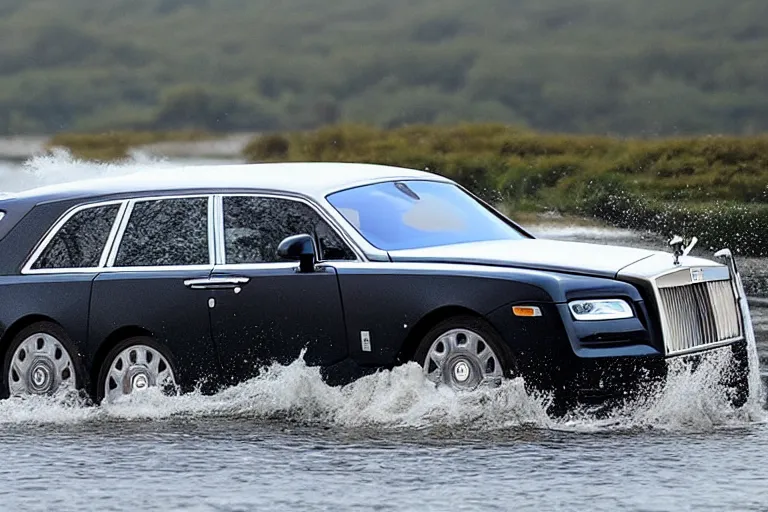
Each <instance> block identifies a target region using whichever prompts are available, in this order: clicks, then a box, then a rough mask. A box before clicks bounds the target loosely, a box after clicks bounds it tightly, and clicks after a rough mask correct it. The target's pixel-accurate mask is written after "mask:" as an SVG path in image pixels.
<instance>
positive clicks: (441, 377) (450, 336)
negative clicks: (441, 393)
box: [414, 316, 513, 389]
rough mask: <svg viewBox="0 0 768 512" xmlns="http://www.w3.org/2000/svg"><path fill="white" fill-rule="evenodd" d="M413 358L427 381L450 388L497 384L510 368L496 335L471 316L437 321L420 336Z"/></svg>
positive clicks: (488, 327) (503, 348) (509, 358)
mask: <svg viewBox="0 0 768 512" xmlns="http://www.w3.org/2000/svg"><path fill="white" fill-rule="evenodd" d="M414 358H415V360H416V361H417V362H418V363H419V364H421V365H422V367H423V368H424V375H425V376H426V377H427V378H428V379H429V380H431V381H433V382H435V383H438V384H447V385H448V386H450V387H452V388H454V389H475V388H476V387H478V386H480V385H485V384H492V385H497V384H500V383H501V380H502V378H504V377H508V376H510V375H511V373H512V370H513V365H512V358H511V356H509V351H508V350H506V348H505V346H504V344H503V341H502V340H501V339H500V337H499V335H498V334H496V332H495V331H494V330H493V328H492V327H490V326H489V325H488V324H487V323H486V322H484V321H483V320H481V319H479V318H476V317H472V316H458V317H454V318H450V319H448V320H444V321H442V322H440V323H439V324H438V325H436V326H435V327H434V328H433V329H431V330H430V331H429V332H428V333H427V335H426V336H424V338H423V340H422V342H421V344H420V345H419V348H418V350H417V351H416V355H415V357H414Z"/></svg>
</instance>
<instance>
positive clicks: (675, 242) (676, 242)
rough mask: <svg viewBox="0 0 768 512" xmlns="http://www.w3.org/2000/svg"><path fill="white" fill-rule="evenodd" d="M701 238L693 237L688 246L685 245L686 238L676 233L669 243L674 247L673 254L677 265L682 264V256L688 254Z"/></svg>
mask: <svg viewBox="0 0 768 512" xmlns="http://www.w3.org/2000/svg"><path fill="white" fill-rule="evenodd" d="M698 241H699V239H698V238H696V237H693V238H691V243H690V244H688V246H687V247H683V244H684V243H685V240H683V237H681V236H680V235H675V236H673V237H672V240H670V241H669V245H670V246H671V247H672V250H673V254H674V256H675V265H679V264H680V256H688V254H689V253H690V252H691V250H692V249H693V248H694V247H695V246H696V242H698Z"/></svg>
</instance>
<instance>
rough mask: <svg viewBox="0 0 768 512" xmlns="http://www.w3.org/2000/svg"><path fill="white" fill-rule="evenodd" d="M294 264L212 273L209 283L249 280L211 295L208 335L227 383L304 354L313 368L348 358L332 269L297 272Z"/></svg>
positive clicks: (336, 283) (248, 376) (336, 284)
mask: <svg viewBox="0 0 768 512" xmlns="http://www.w3.org/2000/svg"><path fill="white" fill-rule="evenodd" d="M295 266H296V265H294V264H293V263H289V264H286V263H276V264H263V265H254V266H252V267H250V268H249V267H245V268H236V267H229V268H227V269H221V270H218V269H217V270H215V271H214V274H213V278H214V279H216V278H227V277H237V278H246V279H248V282H247V283H244V284H242V285H241V286H238V287H237V288H235V289H219V290H209V291H208V296H209V297H210V298H211V299H213V300H214V301H215V305H214V307H212V308H210V309H209V311H210V315H211V332H212V335H213V338H214V341H215V343H216V347H217V350H218V352H219V356H220V358H221V362H222V367H223V368H224V369H225V372H226V376H227V377H228V378H229V380H230V381H241V380H244V379H248V378H250V377H253V376H254V375H256V374H257V373H258V371H259V370H260V369H261V368H262V367H263V366H266V365H269V364H270V363H272V362H278V363H281V364H288V363H290V362H292V361H295V360H296V359H297V358H298V357H299V356H300V355H301V353H302V351H303V350H305V349H306V353H305V354H304V359H305V360H306V361H307V364H310V365H313V366H331V365H334V364H337V363H339V362H341V361H343V360H344V359H346V358H347V357H348V355H349V347H348V344H347V338H346V335H345V330H344V315H343V309H342V303H341V295H340V293H339V285H338V280H337V278H336V273H335V271H334V269H333V268H332V267H324V268H319V269H318V271H317V272H313V273H306V274H305V273H299V272H297V269H296V268H295Z"/></svg>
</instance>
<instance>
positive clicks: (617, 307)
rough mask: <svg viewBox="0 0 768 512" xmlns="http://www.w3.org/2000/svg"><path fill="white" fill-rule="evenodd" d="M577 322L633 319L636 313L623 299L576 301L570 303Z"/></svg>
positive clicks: (569, 305)
mask: <svg viewBox="0 0 768 512" xmlns="http://www.w3.org/2000/svg"><path fill="white" fill-rule="evenodd" d="M568 307H569V308H570V309H571V313H572V314H573V318H575V319H576V320H619V319H621V318H632V317H633V316H635V313H634V312H633V311H632V308H631V307H630V306H629V304H627V302H626V301H624V300H621V299H592V300H575V301H573V302H569V303H568Z"/></svg>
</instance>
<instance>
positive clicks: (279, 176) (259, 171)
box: [16, 163, 450, 200]
mask: <svg viewBox="0 0 768 512" xmlns="http://www.w3.org/2000/svg"><path fill="white" fill-rule="evenodd" d="M400 179H420V180H432V181H444V182H450V180H448V179H446V178H443V177H441V176H439V175H436V174H432V173H429V172H424V171H416V170H412V169H404V168H400V167H389V166H384V165H372V164H354V163H271V164H243V165H226V164H225V165H199V166H197V165H196V166H187V167H177V168H169V169H165V168H160V169H153V170H152V171H144V172H138V173H133V174H127V175H123V176H117V177H109V178H97V179H89V180H82V181H73V182H68V183H62V184H58V185H49V186H45V187H40V188H35V189H30V190H26V191H24V192H20V193H18V194H16V197H17V198H20V199H25V198H27V199H34V198H39V199H41V200H45V199H50V200H54V199H67V198H79V197H88V196H99V195H108V194H122V193H145V192H164V191H184V190H197V189H260V190H272V191H281V192H287V193H292V194H300V195H304V196H308V197H312V198H314V199H316V200H320V199H321V198H322V197H324V196H326V195H328V194H330V193H333V192H336V191H339V190H344V189H347V188H352V187H356V186H360V185H365V184H368V183H376V182H381V181H390V180H400Z"/></svg>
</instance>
